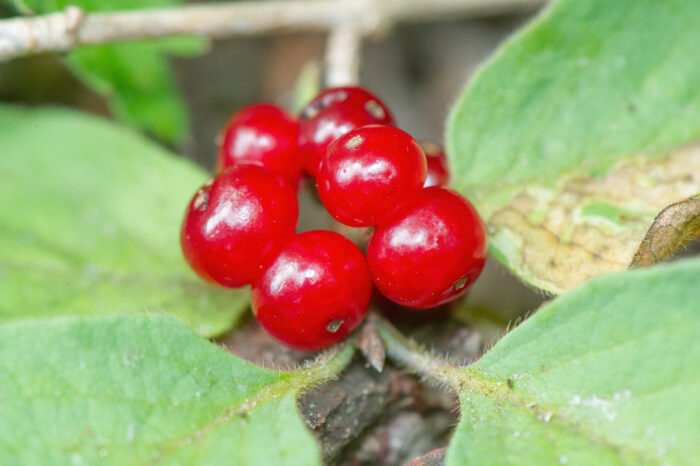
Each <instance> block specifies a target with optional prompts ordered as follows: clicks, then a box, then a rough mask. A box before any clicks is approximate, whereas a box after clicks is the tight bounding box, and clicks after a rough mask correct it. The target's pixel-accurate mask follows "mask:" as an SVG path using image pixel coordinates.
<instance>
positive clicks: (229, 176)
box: [180, 165, 299, 287]
mask: <svg viewBox="0 0 700 466" xmlns="http://www.w3.org/2000/svg"><path fill="white" fill-rule="evenodd" d="M298 213H299V207H298V205H297V198H296V193H295V192H294V190H292V188H290V187H289V185H288V184H287V183H286V182H284V180H283V179H282V177H280V176H279V175H278V174H277V173H275V172H273V171H271V170H269V169H267V168H264V167H259V166H255V165H237V166H234V167H231V168H227V169H225V170H224V171H222V172H221V173H220V174H219V175H218V176H217V177H216V178H214V179H213V180H212V181H210V182H209V183H207V184H205V185H204V186H203V187H202V188H200V190H199V191H197V193H196V194H195V195H194V197H193V198H192V201H191V202H190V204H189V207H188V209H187V212H186V213H185V218H184V220H183V223H182V230H181V234H180V244H181V246H182V252H183V254H184V256H185V259H186V260H187V262H188V263H189V264H190V266H191V267H192V269H193V270H194V271H195V272H197V274H198V275H200V276H201V277H202V278H204V279H205V280H208V281H211V282H213V283H218V284H220V285H223V286H228V287H239V286H243V285H247V284H250V283H252V282H253V281H254V280H255V279H256V278H257V277H258V276H259V275H260V273H262V266H263V263H264V262H265V260H266V259H268V258H269V256H270V255H271V254H273V253H274V252H276V248H277V247H280V246H281V244H282V243H283V242H284V241H285V240H286V239H287V238H289V237H291V236H292V235H293V234H294V229H295V228H296V223H297V216H298Z"/></svg>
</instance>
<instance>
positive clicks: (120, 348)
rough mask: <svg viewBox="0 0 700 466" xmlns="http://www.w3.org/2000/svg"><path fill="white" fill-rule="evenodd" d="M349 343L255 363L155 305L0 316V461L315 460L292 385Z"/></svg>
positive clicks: (307, 380)
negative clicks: (38, 316) (94, 313)
mask: <svg viewBox="0 0 700 466" xmlns="http://www.w3.org/2000/svg"><path fill="white" fill-rule="evenodd" d="M352 354H353V348H352V345H347V346H345V348H344V349H342V350H340V351H337V352H331V353H327V354H325V355H322V356H321V357H320V360H319V361H317V363H316V364H314V365H311V366H308V367H306V368H305V369H303V370H299V371H294V372H281V371H273V370H266V369H262V368H260V367H257V366H254V365H252V364H250V363H248V362H246V361H243V360H241V359H239V358H237V357H235V356H233V355H231V354H229V353H227V352H226V351H224V350H222V349H221V348H219V347H217V346H215V345H213V344H211V343H209V342H208V341H206V340H205V339H203V338H201V337H198V336H197V335H195V334H194V333H192V331H191V330H189V329H188V328H187V327H186V326H184V325H183V324H181V323H179V322H177V321H176V320H174V319H172V318H170V317H166V316H157V315H138V316H108V317H97V318H94V317H93V318H85V317H68V318H59V319H52V320H44V321H25V322H18V323H8V324H4V325H0V367H2V368H3V370H2V371H0V412H1V413H2V415H1V416H0V457H1V458H2V459H3V460H2V462H3V464H114V465H125V464H198V465H208V464H212V465H214V464H217V465H220V464H236V465H256V466H257V465H265V464H276V465H277V464H278V465H304V466H306V465H314V464H320V463H321V461H320V449H319V447H318V445H317V444H316V442H315V440H314V438H313V436H312V435H311V433H310V432H309V431H307V430H306V427H305V426H304V423H303V421H302V420H301V419H300V417H299V413H298V410H297V406H296V396H297V394H298V393H299V392H300V391H301V390H303V389H305V388H307V387H309V386H311V385H314V384H318V383H319V382H322V381H324V380H326V379H328V378H329V377H332V376H334V375H335V374H337V373H338V372H339V371H341V370H342V369H343V368H344V367H345V366H346V365H347V363H348V362H349V361H350V359H351V358H352Z"/></svg>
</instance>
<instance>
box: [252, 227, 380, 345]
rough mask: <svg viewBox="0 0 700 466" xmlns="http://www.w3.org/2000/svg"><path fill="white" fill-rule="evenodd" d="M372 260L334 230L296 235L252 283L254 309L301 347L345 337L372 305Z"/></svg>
mask: <svg viewBox="0 0 700 466" xmlns="http://www.w3.org/2000/svg"><path fill="white" fill-rule="evenodd" d="M371 294H372V281H371V280H370V278H369V272H368V270H367V263H366V261H365V258H364V256H363V255H362V253H361V252H360V250H359V249H358V248H357V246H355V245H354V244H353V243H352V242H351V241H350V240H348V239H346V238H345V237H343V236H342V235H339V234H338V233H334V232H331V231H320V230H315V231H308V232H306V233H301V234H298V235H296V236H295V237H294V238H293V239H292V240H290V241H289V242H288V243H287V244H286V245H285V246H284V247H283V248H282V249H281V250H280V252H279V253H278V254H277V256H276V257H275V258H274V259H273V260H272V261H271V262H270V263H269V265H268V266H267V267H266V268H265V271H264V272H263V274H262V275H261V277H260V279H259V280H258V281H257V282H256V283H254V284H253V288H252V290H251V300H252V305H253V312H254V313H255V315H256V317H257V319H258V322H260V325H262V327H263V328H264V329H265V330H267V332H268V333H270V335H272V336H273V337H275V338H277V339H278V340H280V341H281V342H283V343H285V344H286V345H288V346H290V347H292V348H297V349H301V350H317V349H321V348H325V347H326V346H329V345H331V344H333V343H335V342H337V341H340V340H342V339H343V338H344V337H345V336H346V335H347V334H348V333H350V332H351V331H352V330H353V329H355V327H357V326H358V325H359V324H360V322H361V321H362V318H363V317H364V315H365V313H366V312H367V306H368V305H369V300H370V296H371Z"/></svg>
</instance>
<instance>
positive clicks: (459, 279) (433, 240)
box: [367, 187, 486, 309]
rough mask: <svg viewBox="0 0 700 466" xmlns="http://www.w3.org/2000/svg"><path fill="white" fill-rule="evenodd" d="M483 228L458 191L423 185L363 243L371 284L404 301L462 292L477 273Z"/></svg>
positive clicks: (415, 303)
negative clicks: (367, 243)
mask: <svg viewBox="0 0 700 466" xmlns="http://www.w3.org/2000/svg"><path fill="white" fill-rule="evenodd" d="M485 259H486V233H485V231H484V225H483V223H482V222H481V219H480V218H479V215H478V214H477V212H476V210H475V209H474V207H473V206H472V205H471V204H470V203H469V202H468V201H467V200H466V199H464V198H463V197H462V196H460V195H459V194H457V193H455V192H452V191H449V190H447V189H444V188H440V187H432V188H425V189H423V190H422V192H421V193H420V194H419V195H418V196H416V197H414V198H413V199H412V200H410V201H408V202H406V203H405V204H404V205H402V206H401V207H400V208H399V210H397V211H396V212H395V213H394V214H393V215H391V217H390V218H389V219H388V220H387V222H386V223H384V224H382V225H379V226H378V227H377V228H376V229H375V231H374V233H373V235H372V238H371V239H370V242H369V246H368V248H367V261H368V263H369V269H370V273H371V274H372V279H373V280H374V283H375V285H377V288H379V291H381V292H382V293H383V294H384V295H385V296H386V297H387V298H389V299H391V300H392V301H394V302H396V303H399V304H401V305H404V306H407V307H413V308H418V309H423V308H428V307H435V306H439V305H440V304H443V303H446V302H448V301H450V300H452V299H455V298H457V297H458V296H460V295H462V294H464V292H465V291H466V290H467V288H468V287H469V286H471V284H472V283H474V281H475V280H476V278H477V277H478V276H479V274H480V273H481V269H482V268H483V266H484V261H485Z"/></svg>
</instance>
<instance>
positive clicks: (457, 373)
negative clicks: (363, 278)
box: [370, 314, 466, 389]
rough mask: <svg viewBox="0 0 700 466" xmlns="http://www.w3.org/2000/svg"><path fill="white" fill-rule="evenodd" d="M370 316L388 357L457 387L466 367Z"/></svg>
mask: <svg viewBox="0 0 700 466" xmlns="http://www.w3.org/2000/svg"><path fill="white" fill-rule="evenodd" d="M370 318H373V319H376V320H377V331H378V333H379V336H380V337H381V339H382V340H383V341H384V344H385V345H386V351H387V354H388V355H389V357H391V358H392V359H394V360H395V361H396V362H398V363H400V364H403V365H404V366H406V367H408V368H410V369H413V370H414V371H416V372H418V373H419V374H421V375H425V376H427V377H429V378H431V379H434V380H436V381H438V382H441V383H444V384H447V385H449V386H450V387H452V388H454V389H459V387H460V385H461V384H460V382H461V380H462V379H463V378H464V370H465V369H466V368H464V367H459V366H456V365H453V364H452V363H450V362H449V361H446V360H444V359H441V358H439V357H437V356H435V355H432V354H430V353H429V352H428V351H427V350H425V348H423V347H421V346H420V345H418V344H417V343H416V342H415V341H413V340H409V339H408V338H406V337H405V336H404V335H402V334H401V332H399V331H398V330H397V329H396V327H394V326H393V325H391V324H390V323H389V322H388V321H386V320H385V319H383V318H382V317H379V316H378V315H376V314H373V315H371V316H370Z"/></svg>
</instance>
